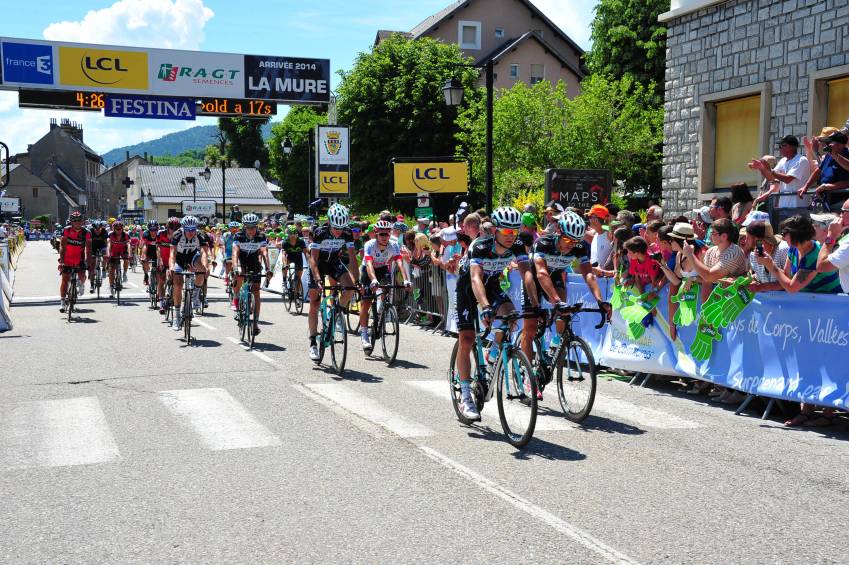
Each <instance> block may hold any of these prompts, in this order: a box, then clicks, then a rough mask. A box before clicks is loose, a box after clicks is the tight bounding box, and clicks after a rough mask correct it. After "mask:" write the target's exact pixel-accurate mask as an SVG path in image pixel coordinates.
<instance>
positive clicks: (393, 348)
mask: <svg viewBox="0 0 849 565" xmlns="http://www.w3.org/2000/svg"><path fill="white" fill-rule="evenodd" d="M380 322H381V323H380V324H379V325H380V328H381V329H380V345H381V347H382V348H383V359H384V360H385V361H386V364H387V365H390V366H391V365H392V363H394V362H395V358H396V357H397V356H398V340H399V338H400V330H399V328H400V326H401V324H400V322H399V321H398V310H396V309H395V307H394V306H393V305H391V304H387V305H385V306H384V307H383V315H382V316H381V317H380Z"/></svg>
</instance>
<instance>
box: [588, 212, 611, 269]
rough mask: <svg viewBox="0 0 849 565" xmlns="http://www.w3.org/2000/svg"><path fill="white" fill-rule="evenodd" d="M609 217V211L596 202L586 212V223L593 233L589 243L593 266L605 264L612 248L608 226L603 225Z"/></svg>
mask: <svg viewBox="0 0 849 565" xmlns="http://www.w3.org/2000/svg"><path fill="white" fill-rule="evenodd" d="M609 217H610V212H609V211H608V210H607V208H606V207H604V206H602V205H601V204H596V205H595V206H593V207H592V208H590V211H589V213H588V214H587V223H588V224H589V227H590V230H592V233H593V239H592V242H591V243H590V264H591V265H592V266H593V268H597V267H601V266H603V265H605V264H606V263H607V259H608V257H610V253H611V251H612V250H613V238H612V237H611V236H612V234H611V233H610V228H609V227H608V226H606V225H605V223H606V222H607V219H608V218H609Z"/></svg>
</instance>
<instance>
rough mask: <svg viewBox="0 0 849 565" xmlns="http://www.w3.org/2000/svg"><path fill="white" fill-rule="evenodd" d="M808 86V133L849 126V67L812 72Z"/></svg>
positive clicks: (842, 66)
mask: <svg viewBox="0 0 849 565" xmlns="http://www.w3.org/2000/svg"><path fill="white" fill-rule="evenodd" d="M808 84H809V86H808V88H809V91H808V119H809V122H808V132H811V133H815V134H816V133H819V131H820V130H821V129H822V128H824V127H825V126H832V127H836V128H842V127H845V126H846V124H849V65H841V66H838V67H830V68H828V69H823V70H821V71H814V72H812V73H811V74H810V75H809V83H808Z"/></svg>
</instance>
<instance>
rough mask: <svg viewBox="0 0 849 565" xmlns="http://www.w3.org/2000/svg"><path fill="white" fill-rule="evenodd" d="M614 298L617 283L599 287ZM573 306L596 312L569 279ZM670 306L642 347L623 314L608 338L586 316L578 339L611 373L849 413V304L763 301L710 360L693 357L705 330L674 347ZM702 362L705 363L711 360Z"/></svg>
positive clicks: (776, 295)
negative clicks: (697, 382)
mask: <svg viewBox="0 0 849 565" xmlns="http://www.w3.org/2000/svg"><path fill="white" fill-rule="evenodd" d="M599 282H600V284H601V285H602V289H603V291H604V292H605V293H606V296H610V295H611V292H612V281H610V280H606V281H599ZM568 292H569V302H578V301H583V302H584V303H589V304H592V303H593V300H592V298H591V297H589V289H587V287H586V285H585V284H584V282H583V280H582V279H581V277H580V276H577V275H570V276H569V286H568ZM668 319H669V301H668V294H667V293H666V292H664V293H663V295H662V296H661V299H660V302H659V303H658V306H657V310H656V315H655V316H654V318H653V320H652V321H651V323H650V324H649V326H648V328H646V331H645V333H644V334H643V335H642V336H640V337H639V339H636V340H634V339H631V338H630V337H629V335H628V332H627V324H626V322H625V321H624V320H623V319H622V317H621V315H620V314H619V313H616V314H615V315H614V319H613V322H612V323H611V324H608V325H607V326H605V328H604V330H595V329H594V325H595V323H597V319H595V320H594V319H593V317H592V316H591V315H587V314H583V315H581V319H579V320H578V321H576V325H575V331H576V333H578V334H579V335H581V336H582V337H583V338H584V339H586V340H587V341H588V342H589V343H590V345H591V347H592V348H593V353H594V354H595V357H596V360H597V361H598V362H599V363H601V364H603V365H606V366H609V367H613V368H617V369H625V370H632V371H639V372H647V373H654V374H665V375H678V376H683V377H692V378H698V379H702V380H705V381H710V382H713V383H716V384H718V385H722V386H727V387H731V388H733V389H736V390H740V391H743V392H746V393H752V394H757V395H760V396H765V397H769V398H778V399H783V400H789V401H796V402H811V403H814V404H819V405H823V406H832V407H835V408H841V409H846V408H847V407H849V367H847V363H846V360H847V359H849V297H847V296H845V295H822V294H809V293H799V294H789V293H786V292H767V293H759V294H756V295H755V296H754V299H753V300H752V301H751V302H750V303H749V304H748V305H747V306H746V307H745V308H744V309H743V311H742V313H741V314H740V315H739V317H737V318H736V319H735V320H733V321H732V322H731V323H730V324H729V325H728V327H727V328H724V329H719V330H718V333H717V335H716V337H715V338H712V340H711V341H712V350H711V352H710V354H709V356H708V358H707V359H704V360H700V359H696V358H694V356H693V344H694V342H695V341H696V334H697V326H696V324H695V323H694V324H693V325H690V326H688V327H683V328H678V329H677V333H676V335H675V339H672V337H671V333H672V332H670V327H669V323H668ZM704 356H705V355H704V354H699V355H697V357H704Z"/></svg>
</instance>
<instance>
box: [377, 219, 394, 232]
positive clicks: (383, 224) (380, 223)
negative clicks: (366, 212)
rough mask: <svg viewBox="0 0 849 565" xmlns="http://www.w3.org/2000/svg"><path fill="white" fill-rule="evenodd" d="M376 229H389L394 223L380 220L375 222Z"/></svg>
mask: <svg viewBox="0 0 849 565" xmlns="http://www.w3.org/2000/svg"><path fill="white" fill-rule="evenodd" d="M374 229H375V230H377V231H389V230H391V229H392V224H390V223H389V222H387V221H386V220H380V221H378V222H377V223H376V224H374Z"/></svg>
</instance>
